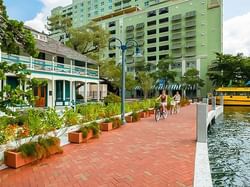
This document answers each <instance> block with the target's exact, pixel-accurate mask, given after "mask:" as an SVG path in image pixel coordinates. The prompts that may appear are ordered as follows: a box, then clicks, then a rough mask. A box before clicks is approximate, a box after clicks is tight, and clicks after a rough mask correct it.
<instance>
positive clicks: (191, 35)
mask: <svg viewBox="0 0 250 187" xmlns="http://www.w3.org/2000/svg"><path fill="white" fill-rule="evenodd" d="M194 37H196V32H195V31H189V32H187V33H186V36H185V38H194Z"/></svg>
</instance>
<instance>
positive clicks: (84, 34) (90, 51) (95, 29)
mask: <svg viewBox="0 0 250 187" xmlns="http://www.w3.org/2000/svg"><path fill="white" fill-rule="evenodd" d="M69 33H70V38H69V40H68V41H67V42H66V45H67V46H69V47H70V48H72V49H74V50H76V51H78V52H79V53H81V54H83V55H87V56H89V57H93V56H94V57H95V54H96V53H99V52H100V51H101V50H103V49H104V48H106V47H107V44H108V38H109V34H108V33H107V32H106V31H105V30H104V29H103V28H101V27H100V26H99V25H97V24H96V23H95V22H90V23H88V24H87V25H85V26H82V27H79V28H71V29H69Z"/></svg>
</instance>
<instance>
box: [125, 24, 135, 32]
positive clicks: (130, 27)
mask: <svg viewBox="0 0 250 187" xmlns="http://www.w3.org/2000/svg"><path fill="white" fill-rule="evenodd" d="M134 29H135V28H134V26H133V25H130V26H127V28H126V31H127V32H130V31H133V30H134Z"/></svg>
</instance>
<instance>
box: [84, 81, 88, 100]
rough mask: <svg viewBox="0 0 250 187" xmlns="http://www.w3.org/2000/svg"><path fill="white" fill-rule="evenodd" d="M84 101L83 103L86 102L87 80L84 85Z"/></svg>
mask: <svg viewBox="0 0 250 187" xmlns="http://www.w3.org/2000/svg"><path fill="white" fill-rule="evenodd" d="M84 102H85V103H87V102H88V83H87V81H85V85H84Z"/></svg>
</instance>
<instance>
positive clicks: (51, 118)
mask: <svg viewBox="0 0 250 187" xmlns="http://www.w3.org/2000/svg"><path fill="white" fill-rule="evenodd" d="M44 122H45V124H46V127H47V129H48V131H52V130H55V129H59V128H61V127H62V123H63V119H62V118H60V117H59V115H58V114H57V113H56V110H55V109H52V108H49V109H48V110H47V111H46V112H45V116H44Z"/></svg>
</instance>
